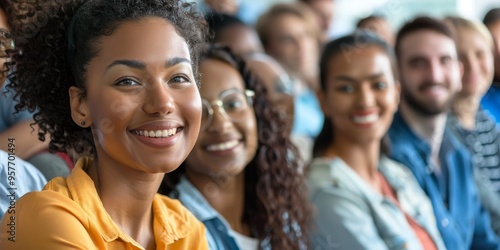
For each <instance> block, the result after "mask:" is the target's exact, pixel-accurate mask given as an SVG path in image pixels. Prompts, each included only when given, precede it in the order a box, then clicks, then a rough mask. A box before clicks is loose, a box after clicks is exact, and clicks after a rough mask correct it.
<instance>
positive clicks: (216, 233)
mask: <svg viewBox="0 0 500 250" xmlns="http://www.w3.org/2000/svg"><path fill="white" fill-rule="evenodd" d="M176 189H177V191H178V192H179V200H180V201H181V202H182V204H183V205H184V206H185V207H186V208H187V209H188V210H189V211H191V213H193V214H194V216H195V217H196V218H197V219H198V220H200V221H201V222H203V224H205V227H206V229H207V231H206V234H207V241H208V246H209V247H210V249H212V250H215V249H217V250H226V249H227V250H238V249H239V247H238V245H237V243H236V240H235V239H234V237H233V236H232V235H231V232H230V228H231V226H230V225H229V223H228V222H227V221H226V220H225V219H224V217H222V215H220V214H219V212H217V211H216V210H215V209H214V208H213V207H212V206H211V205H210V203H208V201H207V200H206V199H205V197H203V195H202V194H201V193H200V191H198V189H196V187H194V186H193V184H191V182H189V180H187V179H186V178H185V177H183V178H182V179H181V181H180V182H179V183H178V184H177V186H176Z"/></svg>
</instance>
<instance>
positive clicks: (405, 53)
mask: <svg viewBox="0 0 500 250" xmlns="http://www.w3.org/2000/svg"><path fill="white" fill-rule="evenodd" d="M395 50H396V56H397V60H398V69H399V76H400V81H401V104H400V105H399V110H398V112H397V113H396V114H395V115H394V120H393V123H392V125H391V128H390V129H389V132H388V134H389V137H390V140H391V151H390V157H391V158H393V159H394V160H396V161H399V162H401V163H403V164H404V165H405V166H407V167H408V168H409V169H410V170H411V171H412V172H413V174H414V176H415V178H416V179H417V181H418V183H419V184H420V187H422V189H423V190H424V191H425V193H426V194H427V195H428V196H429V198H430V200H431V202H432V206H433V208H434V215H435V217H436V220H437V225H438V228H439V231H440V233H441V236H442V238H443V241H444V243H445V245H446V247H447V248H448V249H485V250H486V249H500V239H499V238H498V237H497V236H496V234H495V233H494V231H493V230H492V227H491V220H490V215H489V213H488V212H487V211H486V210H485V209H484V207H483V206H482V203H481V201H480V199H479V197H478V190H477V186H476V183H475V181H474V174H473V166H472V161H471V155H470V153H469V151H468V150H467V148H466V147H465V146H464V145H463V144H462V143H461V142H460V140H459V139H458V138H457V137H456V136H455V135H454V134H453V133H452V132H451V130H450V128H449V127H448V126H447V124H446V121H447V116H448V113H449V111H450V110H451V107H452V104H453V101H454V99H455V97H456V96H457V95H458V94H459V93H460V91H461V89H462V82H461V77H462V65H461V63H460V61H459V59H458V54H457V48H456V46H455V42H454V35H453V32H452V31H451V29H450V28H449V27H448V26H447V25H446V24H445V23H444V22H443V21H441V20H438V19H435V18H431V17H425V16H424V17H417V18H415V19H413V20H411V21H409V22H407V23H406V24H404V25H403V27H402V28H401V29H400V30H399V32H398V34H397V36H396V45H395Z"/></svg>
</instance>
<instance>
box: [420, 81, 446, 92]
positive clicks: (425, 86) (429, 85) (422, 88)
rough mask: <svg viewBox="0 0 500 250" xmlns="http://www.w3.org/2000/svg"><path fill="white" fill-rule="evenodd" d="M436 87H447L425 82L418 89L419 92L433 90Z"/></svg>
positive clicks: (441, 84)
mask: <svg viewBox="0 0 500 250" xmlns="http://www.w3.org/2000/svg"><path fill="white" fill-rule="evenodd" d="M434 86H445V84H443V83H438V82H424V83H423V84H422V85H420V87H419V88H418V90H425V89H428V88H432V87H434Z"/></svg>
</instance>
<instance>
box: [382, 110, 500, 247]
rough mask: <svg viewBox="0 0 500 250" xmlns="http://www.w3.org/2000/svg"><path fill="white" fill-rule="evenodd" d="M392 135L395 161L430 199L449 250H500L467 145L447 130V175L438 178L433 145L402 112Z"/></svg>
mask: <svg viewBox="0 0 500 250" xmlns="http://www.w3.org/2000/svg"><path fill="white" fill-rule="evenodd" d="M388 134H389V137H390V139H391V143H392V145H391V152H390V156H391V158H393V159H395V160H397V161H399V162H401V163H403V165H406V166H407V167H408V168H409V169H410V170H411V171H412V172H413V174H414V175H415V178H416V179H417V181H418V183H419V184H420V186H421V187H422V189H423V190H424V191H425V193H426V194H427V195H428V196H429V198H430V200H431V202H432V206H433V207H434V214H435V216H436V220H437V224H438V229H439V231H440V233H441V236H442V238H443V241H444V242H445V245H446V247H447V248H448V249H454V250H462V249H463V250H465V249H500V240H499V238H498V237H497V236H496V235H495V233H494V232H493V230H492V228H491V223H490V215H489V214H488V213H487V212H486V211H485V209H484V208H483V206H482V205H481V203H480V201H479V197H478V191H477V187H476V185H475V183H474V177H473V172H472V165H471V164H472V163H471V158H470V154H469V152H468V151H467V149H466V148H465V146H463V145H462V144H460V142H459V141H458V140H457V139H456V138H455V137H454V136H453V135H452V134H451V133H450V132H449V131H448V129H445V133H444V136H443V142H442V146H441V149H440V155H439V156H440V160H441V168H442V169H443V170H444V171H443V172H444V173H446V174H445V175H441V174H440V175H437V174H436V173H435V172H434V167H433V166H432V165H431V163H430V154H431V148H430V145H429V144H428V143H427V142H425V141H424V140H423V139H421V138H419V137H418V136H417V135H416V134H415V133H414V132H413V131H412V130H411V129H410V127H409V126H408V124H407V123H406V122H405V121H404V119H403V117H402V116H401V114H400V113H399V112H397V113H396V114H395V116H394V121H393V123H392V126H391V128H390V129H389V132H388ZM443 184H444V185H443Z"/></svg>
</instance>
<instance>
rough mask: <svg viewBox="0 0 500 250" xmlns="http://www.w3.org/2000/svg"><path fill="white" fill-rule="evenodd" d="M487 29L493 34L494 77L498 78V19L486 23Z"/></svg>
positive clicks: (499, 53)
mask: <svg viewBox="0 0 500 250" xmlns="http://www.w3.org/2000/svg"><path fill="white" fill-rule="evenodd" d="M488 30H490V33H491V35H492V36H493V41H494V43H495V56H494V58H495V79H496V80H499V79H500V21H496V22H494V23H492V24H490V25H488Z"/></svg>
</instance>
